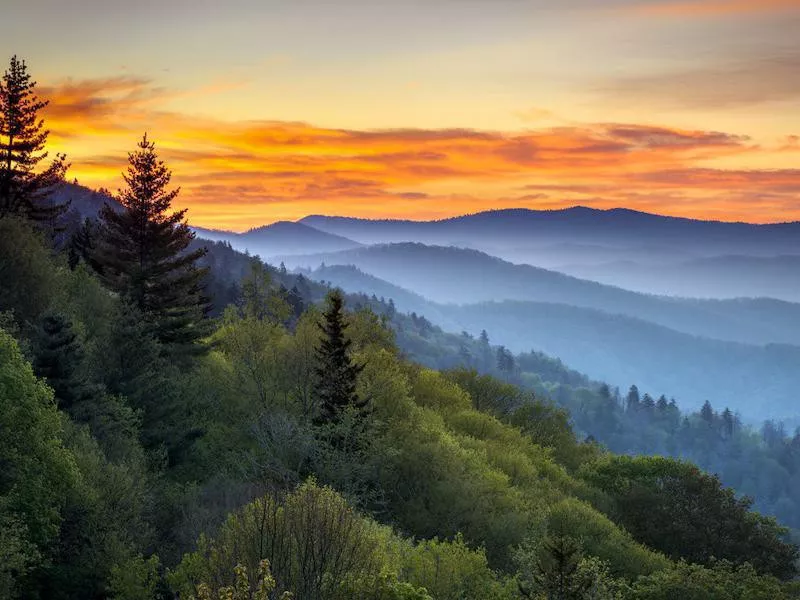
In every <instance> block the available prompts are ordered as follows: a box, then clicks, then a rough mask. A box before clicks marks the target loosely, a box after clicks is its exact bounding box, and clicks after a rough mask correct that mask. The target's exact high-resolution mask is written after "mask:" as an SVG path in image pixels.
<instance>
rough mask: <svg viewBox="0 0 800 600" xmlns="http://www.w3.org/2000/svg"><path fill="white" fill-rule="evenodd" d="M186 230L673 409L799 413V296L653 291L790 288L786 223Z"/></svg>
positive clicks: (793, 281)
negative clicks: (642, 392)
mask: <svg viewBox="0 0 800 600" xmlns="http://www.w3.org/2000/svg"><path fill="white" fill-rule="evenodd" d="M63 194H66V195H67V196H68V197H70V198H72V199H73V207H72V210H71V214H72V216H71V218H72V219H73V220H75V219H77V218H81V217H83V216H93V215H94V214H96V212H97V210H99V207H100V206H101V205H102V204H103V202H106V201H109V202H113V199H110V198H109V197H108V196H105V195H104V194H99V193H96V192H91V191H89V190H86V189H85V188H80V187H79V186H67V187H66V188H65V190H64V191H63ZM195 231H196V232H197V234H198V237H199V238H204V239H209V240H218V241H225V242H228V243H230V244H231V246H233V248H235V249H237V250H241V251H245V250H246V251H248V252H249V253H250V254H257V255H259V256H261V257H262V258H264V259H265V260H267V261H269V262H271V263H273V264H277V263H278V262H280V261H284V262H285V264H286V266H287V267H289V268H295V267H302V268H304V269H309V270H313V272H311V273H310V276H311V277H313V278H314V279H317V280H321V281H326V282H331V283H332V284H333V285H336V286H341V287H343V288H344V289H346V290H348V291H352V292H365V293H368V294H375V295H377V296H379V297H380V296H383V297H385V298H386V299H387V300H388V299H389V298H391V299H392V300H393V301H394V302H395V303H396V305H397V308H398V309H399V310H401V311H407V312H411V311H414V312H416V313H417V314H420V315H424V316H425V317H427V318H428V319H429V320H431V321H432V322H434V323H436V324H439V325H441V326H442V327H444V328H445V329H447V330H450V331H453V332H456V333H457V332H460V331H461V330H465V331H468V332H470V333H472V334H473V335H476V334H477V333H478V332H480V330H481V329H486V330H487V331H489V334H490V336H491V337H492V341H493V342H494V343H498V344H504V345H506V346H507V347H509V348H511V349H512V350H516V351H527V350H531V349H535V350H541V351H544V352H546V353H548V354H551V355H554V356H557V357H558V358H561V359H563V360H564V361H566V362H567V363H568V364H570V365H571V366H573V367H575V368H578V369H580V370H582V371H584V372H586V373H587V374H588V375H590V376H591V377H594V378H597V379H604V380H608V381H610V382H612V383H615V384H617V385H620V386H626V385H629V384H631V383H636V384H638V385H640V386H642V387H643V388H644V389H648V390H651V391H653V392H654V393H665V394H667V395H674V396H676V397H678V398H679V400H680V401H681V402H682V404H683V405H685V406H686V407H697V406H699V404H701V403H702V402H703V401H704V400H706V399H708V400H710V401H712V403H714V404H715V405H717V406H724V405H730V406H731V407H735V408H737V409H738V410H740V411H741V412H742V413H743V414H744V415H745V416H748V415H749V416H751V417H753V418H760V417H764V416H772V417H794V416H797V414H798V413H800V407H798V402H797V399H796V398H797V390H798V389H800V369H798V366H800V304H793V303H791V302H785V301H781V300H778V299H770V298H767V297H763V298H740V299H735V300H732V299H728V300H712V299H690V298H680V297H668V295H671V296H675V295H687V296H702V297H706V298H712V297H717V296H720V297H722V296H728V295H731V296H734V295H735V296H740V295H741V296H752V297H758V296H776V297H778V298H787V299H796V298H800V283H798V280H800V278H798V277H797V273H798V269H799V268H800V267H799V265H800V224H798V223H787V224H778V225H750V224H743V223H717V222H704V221H693V220H689V219H675V218H669V217H660V216H657V215H649V214H645V213H638V212H635V211H629V210H622V209H618V210H610V211H598V210H593V209H585V208H574V209H567V210H562V211H529V210H504V211H493V212H488V213H480V214H476V215H468V216H464V217H458V218H454V219H446V220H443V221H432V222H414V221H369V220H363V219H349V218H340V217H321V216H312V217H307V218H305V219H302V220H301V221H300V222H297V223H294V222H279V223H274V224H272V225H268V226H265V227H259V228H256V229H252V230H250V231H248V232H245V233H234V232H227V231H217V230H212V229H202V228H195ZM368 244H371V245H368ZM503 258H505V259H506V260H503ZM508 259H511V260H515V261H518V262H521V263H528V264H514V263H512V262H509V260H508ZM322 263H324V264H325V266H324V267H321V265H322ZM350 265H352V266H350ZM534 265H539V266H534ZM541 265H546V266H551V267H553V266H558V267H559V268H560V269H562V270H563V271H565V272H566V273H565V272H557V271H556V270H552V269H544V268H541ZM567 273H568V274H567ZM573 275H575V276H573ZM576 276H577V277H576ZM607 283H613V284H616V285H607ZM623 288H626V289H623ZM642 291H647V292H653V291H659V292H663V294H664V295H650V294H646V293H640V292H642Z"/></svg>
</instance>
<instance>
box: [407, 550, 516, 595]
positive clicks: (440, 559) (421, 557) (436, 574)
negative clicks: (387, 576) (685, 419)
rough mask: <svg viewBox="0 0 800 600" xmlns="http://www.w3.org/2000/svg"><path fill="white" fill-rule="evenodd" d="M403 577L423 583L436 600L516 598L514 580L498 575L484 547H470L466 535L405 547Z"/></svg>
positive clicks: (415, 583) (417, 584) (415, 582)
mask: <svg viewBox="0 0 800 600" xmlns="http://www.w3.org/2000/svg"><path fill="white" fill-rule="evenodd" d="M401 564H402V567H401V569H400V574H401V576H402V577H403V578H404V579H406V580H408V581H411V582H413V584H414V585H416V586H420V587H421V588H424V589H425V590H427V592H428V593H429V594H430V595H431V596H432V597H433V598H436V600H460V599H462V598H464V599H471V600H472V599H474V600H479V599H483V598H492V599H495V600H504V599H511V598H515V597H516V595H515V585H514V583H513V581H511V580H508V579H507V580H504V579H503V578H501V577H498V576H497V575H496V574H495V573H494V572H493V571H492V569H491V568H490V567H489V564H488V562H487V559H486V553H485V552H484V551H483V550H472V549H470V548H469V547H468V546H467V544H466V542H465V541H464V538H463V537H462V536H461V535H457V536H456V537H455V538H454V539H453V541H450V542H445V541H440V540H438V539H432V540H426V541H422V542H420V543H418V544H415V545H413V546H412V547H406V548H404V549H403V558H402V562H401Z"/></svg>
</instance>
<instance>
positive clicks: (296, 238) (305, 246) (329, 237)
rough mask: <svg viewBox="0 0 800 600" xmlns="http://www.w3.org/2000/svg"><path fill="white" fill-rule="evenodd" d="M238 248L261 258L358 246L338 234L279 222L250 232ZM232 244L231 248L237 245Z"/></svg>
mask: <svg viewBox="0 0 800 600" xmlns="http://www.w3.org/2000/svg"><path fill="white" fill-rule="evenodd" d="M236 244H238V245H239V246H240V247H242V248H244V249H246V250H248V251H249V252H250V253H251V254H258V255H260V256H262V257H264V258H267V257H274V256H276V255H278V254H296V253H301V252H308V251H309V249H312V250H311V252H338V251H340V250H349V249H351V248H357V247H359V246H361V244H359V243H358V242H354V241H353V240H348V239H347V238H344V237H342V236H339V235H335V234H331V233H326V232H324V231H319V230H317V229H314V228H313V227H309V226H308V225H304V224H302V223H293V222H291V221H278V222H277V223H273V224H272V225H266V226H264V227H258V228H256V229H251V230H250V231H247V232H245V233H243V234H241V235H240V236H239V237H238V238H237V242H236ZM236 244H234V246H235V245H236Z"/></svg>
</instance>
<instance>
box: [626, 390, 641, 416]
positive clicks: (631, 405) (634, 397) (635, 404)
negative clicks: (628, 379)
mask: <svg viewBox="0 0 800 600" xmlns="http://www.w3.org/2000/svg"><path fill="white" fill-rule="evenodd" d="M639 404H640V399H639V388H637V387H636V386H635V385H632V386H631V389H630V390H628V396H627V397H626V398H625V406H626V407H627V408H626V410H627V412H629V413H636V412H637V411H638V410H639Z"/></svg>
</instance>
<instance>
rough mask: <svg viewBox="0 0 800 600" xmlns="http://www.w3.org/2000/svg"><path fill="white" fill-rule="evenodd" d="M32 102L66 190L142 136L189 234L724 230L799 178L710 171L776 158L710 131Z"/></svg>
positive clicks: (792, 193) (114, 178) (128, 86)
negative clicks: (516, 219) (711, 223)
mask: <svg viewBox="0 0 800 600" xmlns="http://www.w3.org/2000/svg"><path fill="white" fill-rule="evenodd" d="M42 91H43V92H46V94H47V96H49V97H50V98H51V100H52V104H51V106H50V107H48V113H47V115H46V117H47V124H48V127H49V128H50V129H51V130H52V131H53V132H54V138H55V139H56V140H61V142H59V143H62V147H59V148H58V150H66V151H68V152H69V154H70V159H71V161H72V164H73V168H72V171H73V173H72V174H73V175H74V176H77V177H78V179H79V180H80V181H82V182H85V183H88V184H90V185H95V186H99V185H103V186H105V187H110V188H112V189H114V188H116V187H118V186H119V183H120V177H119V174H120V172H121V171H122V170H123V169H124V167H125V161H126V152H127V151H128V150H130V149H133V147H134V145H135V143H136V141H137V138H138V137H139V136H140V135H141V133H142V132H143V131H145V130H146V131H149V132H150V136H151V139H154V140H155V141H156V144H157V148H158V150H159V153H160V155H161V156H162V158H164V159H165V160H166V161H167V163H168V165H169V166H170V167H171V168H172V169H173V171H174V178H173V181H174V183H175V184H176V185H179V186H181V188H182V191H181V195H180V197H179V204H180V206H181V207H188V208H190V213H189V215H190V219H191V220H192V221H193V222H194V223H196V224H198V225H206V226H217V227H226V228H233V229H246V228H248V227H251V226H253V225H258V224H261V223H263V222H265V221H271V220H275V219H285V218H295V219H296V218H300V217H302V216H304V215H305V214H309V213H325V212H327V213H337V214H354V215H362V216H385V217H409V216H411V217H417V218H423V217H444V216H451V215H453V214H456V213H461V212H468V211H474V210H481V209H488V208H496V207H497V206H498V204H500V205H505V206H508V205H510V204H511V205H519V206H529V207H537V206H538V207H543V206H547V207H553V206H563V205H568V204H575V203H578V202H579V203H581V204H586V205H594V206H600V207H606V208H607V207H611V206H631V207H634V208H643V209H649V210H654V209H655V210H657V211H658V212H667V213H669V212H670V211H673V212H677V213H678V214H689V215H694V216H703V215H715V216H716V215H717V212H718V210H719V209H718V207H720V206H727V207H728V211H729V215H730V217H731V218H753V219H764V218H766V217H765V215H767V214H768V213H769V211H770V210H776V209H775V208H774V207H778V206H780V207H781V209H780V210H782V211H785V212H786V214H793V215H796V216H797V217H800V200H798V198H797V192H798V191H800V174H798V172H797V171H794V170H791V169H788V170H786V169H784V170H774V171H772V170H730V171H725V170H722V169H718V168H714V167H713V166H709V164H708V163H709V161H711V162H713V161H715V160H719V159H721V158H725V157H734V158H737V160H744V161H746V159H747V157H748V156H750V155H757V154H759V153H765V152H769V151H777V150H778V148H777V147H776V149H774V150H769V149H763V148H760V147H758V146H755V145H754V144H753V143H752V141H751V140H750V138H749V137H748V136H745V135H739V134H732V133H727V132H721V131H697V130H687V129H678V128H673V127H666V126H656V125H644V124H637V123H593V124H592V123H590V124H584V125H573V126H569V127H545V128H539V129H532V130H525V131H517V132H500V131H478V130H472V129H441V130H435V129H382V130H353V129H336V128H325V127H318V126H314V125H312V124H308V123H302V122H280V121H222V120H215V119H209V118H202V117H196V116H192V115H189V114H182V113H181V114H179V113H174V112H166V111H164V110H162V109H161V104H160V99H161V98H162V97H167V98H173V97H174V95H175V94H177V93H181V94H189V95H190V94H191V93H193V91H192V90H183V91H180V92H175V91H164V92H163V93H162V92H161V91H160V90H158V89H156V88H154V87H153V86H152V85H151V83H150V82H149V81H147V80H145V79H137V78H129V77H126V78H112V79H103V80H89V81H68V82H63V83H62V84H61V85H60V86H52V87H49V88H42ZM780 143H781V144H782V146H790V145H792V144H796V143H797V140H796V139H794V138H788V139H786V140H782V141H781V142H780ZM520 192H522V193H520ZM725 198H728V199H729V200H728V201H727V204H726V203H725V202H726V201H725ZM659 202H660V204H659ZM770 207H771V208H770ZM704 211H705V212H704ZM773 220H775V215H773Z"/></svg>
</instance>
